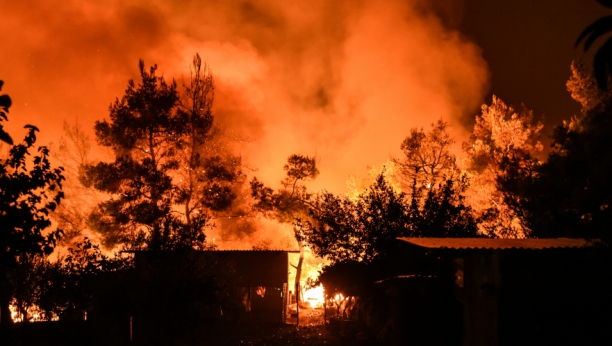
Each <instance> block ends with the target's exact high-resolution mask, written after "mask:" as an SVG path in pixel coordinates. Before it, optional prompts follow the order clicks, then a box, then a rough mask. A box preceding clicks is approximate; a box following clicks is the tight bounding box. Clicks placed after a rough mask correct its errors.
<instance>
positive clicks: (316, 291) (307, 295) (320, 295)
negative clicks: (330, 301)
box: [304, 285, 325, 308]
mask: <svg viewBox="0 0 612 346" xmlns="http://www.w3.org/2000/svg"><path fill="white" fill-rule="evenodd" d="M304 300H305V301H307V302H308V303H309V304H310V307H311V308H320V307H321V306H323V302H324V301H325V289H323V285H319V286H317V287H314V288H311V289H309V290H307V291H306V292H304Z"/></svg>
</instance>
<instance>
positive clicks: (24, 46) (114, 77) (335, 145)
mask: <svg viewBox="0 0 612 346" xmlns="http://www.w3.org/2000/svg"><path fill="white" fill-rule="evenodd" d="M433 2H434V3H436V6H435V8H434V7H432V6H430V5H429V4H428V2H427V1H424V0H413V1H399V0H397V1H377V0H358V1H326V0H309V1H299V2H298V1H280V0H275V1H257V2H255V1H253V2H251V1H244V0H223V1H222V0H217V1H195V0H194V1H175V2H172V1H161V0H155V1H144V0H143V1H129V2H125V1H118V0H107V1H96V2H93V1H92V2H89V3H83V2H82V1H63V2H55V1H18V2H14V3H12V4H11V6H10V7H9V8H5V9H3V11H4V13H3V14H4V15H3V21H2V23H0V28H2V32H3V41H4V44H3V49H2V52H1V53H0V79H3V80H4V81H5V88H4V90H3V91H6V93H8V94H9V95H11V97H12V98H13V100H14V106H13V108H11V115H10V116H11V118H10V120H11V121H10V122H9V123H8V124H7V125H8V130H9V131H10V133H12V134H13V138H19V137H20V133H22V132H20V130H19V128H21V127H23V125H24V124H26V123H32V124H35V125H37V126H39V127H40V128H41V135H40V138H41V139H40V143H48V142H50V141H54V140H55V141H56V140H57V139H56V137H57V136H58V134H59V133H60V132H61V126H62V121H63V119H68V120H70V121H72V120H73V119H75V118H78V119H79V122H80V123H81V124H83V125H85V126H86V127H88V128H92V127H93V124H94V122H95V121H96V120H99V119H102V118H104V117H106V116H108V106H109V104H110V103H111V102H112V101H113V100H114V99H115V98H116V97H120V96H121V95H123V92H124V90H125V88H126V86H127V80H128V79H131V78H133V79H137V77H138V75H137V73H138V69H137V63H138V59H139V58H142V59H144V60H145V64H149V65H150V64H158V66H159V71H160V72H161V73H163V74H164V76H165V77H166V78H167V79H172V78H174V79H176V80H177V82H178V84H179V85H180V84H181V78H182V77H181V75H182V74H183V75H185V74H186V73H187V72H188V68H189V62H190V61H191V58H192V57H193V55H194V54H195V53H196V52H198V53H199V54H200V55H201V56H202V57H203V59H205V60H206V61H207V63H208V65H209V66H210V67H211V69H212V71H213V74H214V76H215V82H216V94H215V102H216V104H215V108H214V111H215V116H216V120H217V121H218V122H219V123H221V124H222V125H223V126H224V127H225V128H226V129H227V131H233V132H230V133H235V134H236V137H237V138H241V139H246V141H245V142H244V143H243V145H239V146H238V150H240V152H241V154H242V155H243V157H244V158H245V159H246V161H248V162H249V163H251V164H253V165H254V166H256V167H257V168H258V171H257V172H256V173H255V174H256V175H257V176H258V178H260V179H261V180H263V181H264V182H265V183H266V184H268V185H272V186H275V187H276V186H278V182H279V181H280V180H281V179H282V178H283V175H284V171H283V170H282V167H283V165H284V163H285V161H286V159H287V157H288V156H289V155H290V154H292V153H302V154H307V155H315V154H316V155H317V157H318V159H319V160H320V161H319V165H320V167H319V168H320V171H321V175H320V176H319V177H318V179H317V181H315V182H314V183H312V184H311V187H310V188H311V190H320V189H323V188H325V189H327V190H329V191H332V192H335V193H344V192H345V180H346V176H347V174H357V175H365V173H366V166H367V165H371V164H380V163H382V162H384V161H386V160H387V159H388V157H389V155H390V154H392V155H396V156H397V155H399V145H400V143H401V141H402V140H403V139H404V137H405V136H406V135H407V134H408V133H409V130H410V128H411V127H415V126H418V127H421V126H425V127H426V126H428V125H429V124H430V123H432V122H434V121H436V120H438V119H440V118H442V119H444V120H446V121H449V122H450V123H451V124H453V125H454V129H455V136H456V138H457V140H458V142H459V143H460V142H461V140H462V139H463V138H465V133H466V131H465V130H464V129H462V128H461V126H460V123H461V119H462V118H464V117H471V116H473V115H474V113H475V112H476V111H477V109H478V106H479V105H480V104H481V103H482V101H483V98H484V95H485V93H486V91H487V90H486V89H487V85H488V84H487V83H488V70H487V65H486V63H485V61H484V60H483V58H482V56H481V52H480V49H479V48H478V47H477V46H476V45H475V44H474V43H472V42H470V41H468V40H467V39H466V38H464V37H462V36H461V34H460V33H458V32H457V31H454V30H453V29H452V28H451V25H452V23H454V22H456V21H457V20H458V16H457V15H454V14H453V13H456V12H457V10H460V8H461V6H460V5H461V1H459V0H457V1H452V0H447V1H444V2H443V4H442V5H440V2H439V1H433ZM449 23H450V24H449ZM273 233H274V234H275V237H278V235H277V233H282V232H281V231H278V230H275V231H274V232H273Z"/></svg>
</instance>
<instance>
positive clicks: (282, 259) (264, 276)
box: [132, 250, 299, 322]
mask: <svg viewBox="0 0 612 346" xmlns="http://www.w3.org/2000/svg"><path fill="white" fill-rule="evenodd" d="M132 252H133V253H134V254H135V257H134V261H135V267H136V269H137V270H143V269H144V268H147V267H148V266H150V265H154V264H155V263H156V262H158V261H159V262H163V263H164V264H166V265H170V266H172V265H174V264H173V261H175V260H176V258H178V257H181V256H183V254H181V253H176V252H173V251H132ZM293 252H299V251H297V250H210V251H198V252H194V251H192V252H190V253H191V254H194V253H195V254H196V256H197V257H198V258H201V260H202V261H203V262H204V263H214V264H215V268H217V269H216V270H224V271H225V270H226V271H231V272H232V274H233V275H232V276H233V277H234V281H233V282H232V283H231V284H232V286H235V287H236V288H239V290H238V291H239V292H242V293H238V296H236V297H235V299H236V300H239V302H238V303H239V304H240V305H242V306H243V313H242V315H243V317H246V318H253V319H256V320H272V321H283V322H284V321H285V320H286V305H287V301H286V297H287V287H288V279H289V253H293ZM176 263H180V262H176Z"/></svg>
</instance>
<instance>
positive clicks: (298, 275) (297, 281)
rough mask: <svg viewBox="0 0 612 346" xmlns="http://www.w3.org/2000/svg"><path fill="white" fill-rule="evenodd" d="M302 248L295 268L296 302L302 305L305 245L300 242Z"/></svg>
mask: <svg viewBox="0 0 612 346" xmlns="http://www.w3.org/2000/svg"><path fill="white" fill-rule="evenodd" d="M298 244H299V246H300V259H299V260H298V264H297V266H296V267H295V302H296V303H297V304H298V305H299V304H300V281H301V280H302V263H304V245H303V244H302V242H301V241H300V242H298Z"/></svg>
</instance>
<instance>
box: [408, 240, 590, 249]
mask: <svg viewBox="0 0 612 346" xmlns="http://www.w3.org/2000/svg"><path fill="white" fill-rule="evenodd" d="M397 239H399V240H403V241H405V242H408V243H411V244H414V245H417V246H421V247H426V248H430V249H488V250H492V249H495V250H504V249H529V250H540V249H553V248H581V247H587V246H591V245H592V242H590V241H588V240H585V239H570V238H547V239H486V238H409V237H404V238H397Z"/></svg>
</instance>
